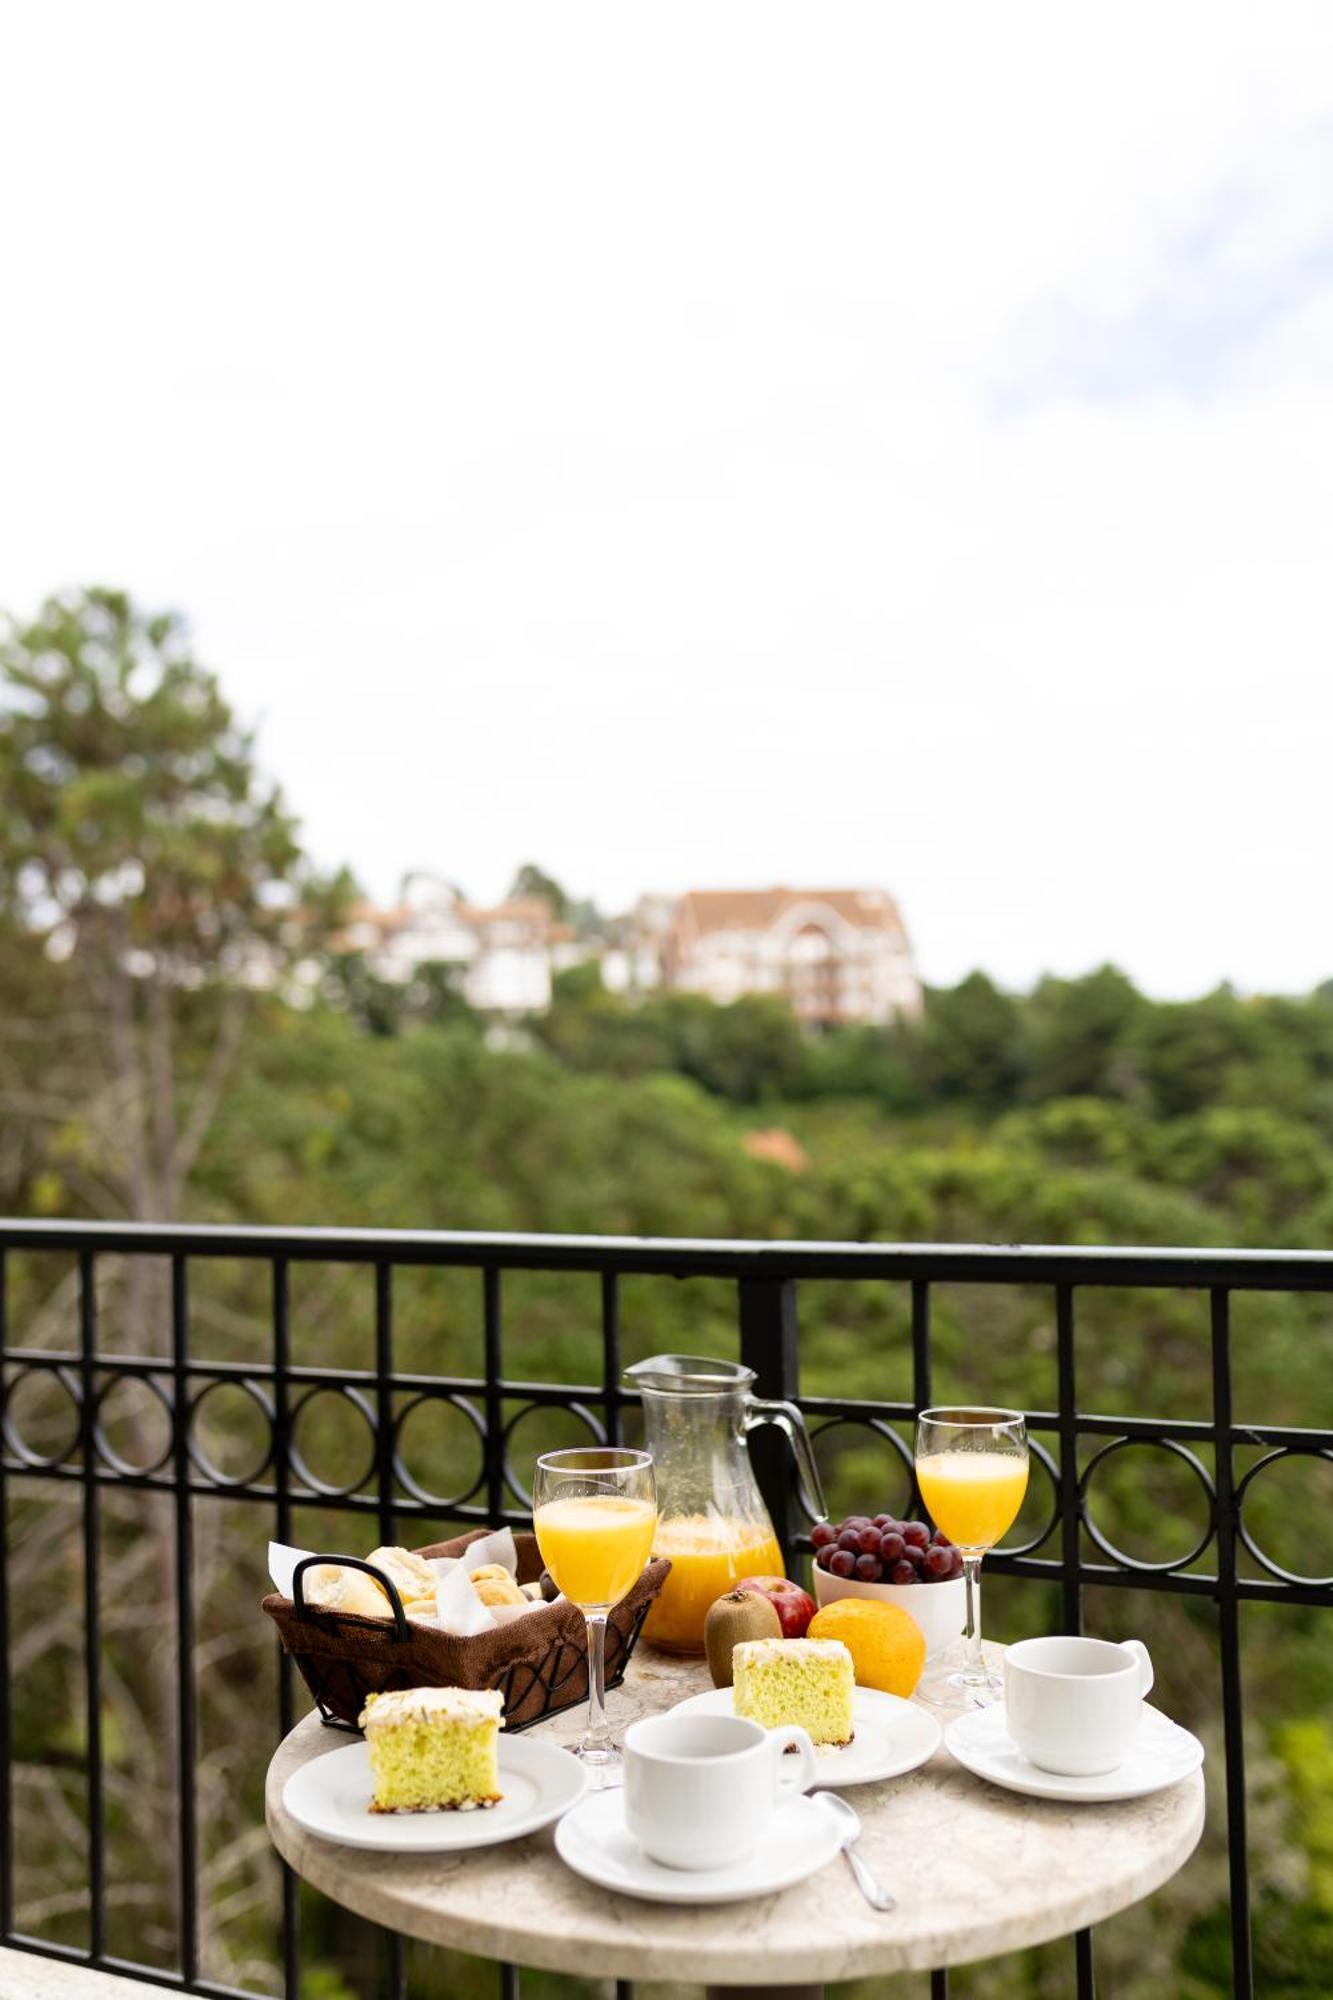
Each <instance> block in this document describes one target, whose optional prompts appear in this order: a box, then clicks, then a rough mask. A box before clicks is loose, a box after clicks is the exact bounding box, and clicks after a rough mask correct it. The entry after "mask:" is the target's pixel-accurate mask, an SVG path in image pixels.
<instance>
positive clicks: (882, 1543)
mask: <svg viewBox="0 0 1333 2000" xmlns="http://www.w3.org/2000/svg"><path fill="white" fill-rule="evenodd" d="M906 1547H907V1544H906V1542H905V1541H904V1540H903V1538H902V1536H901V1535H900V1534H899V1533H898V1530H897V1529H896V1528H886V1529H885V1530H884V1533H883V1534H882V1535H881V1536H880V1538H879V1559H880V1561H881V1562H886V1563H896V1562H897V1561H898V1559H899V1557H900V1556H901V1555H902V1554H903V1552H904V1550H905V1549H906Z"/></svg>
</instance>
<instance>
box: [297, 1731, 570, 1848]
mask: <svg viewBox="0 0 1333 2000" xmlns="http://www.w3.org/2000/svg"><path fill="white" fill-rule="evenodd" d="M499 1760H500V1789H501V1791H502V1792H503V1793H504V1797H503V1798H502V1799H501V1801H500V1803H499V1805H497V1806H486V1807H479V1808H478V1809H477V1811H475V1812H424V1813H373V1812H372V1811H371V1810H370V1797H371V1789H372V1788H371V1782H370V1751H369V1748H368V1747H367V1745H366V1744H365V1743H351V1744H349V1745H348V1746H347V1748H346V1749H345V1750H330V1751H329V1752H328V1753H327V1754H326V1755H325V1756H323V1757H312V1758H311V1760H310V1762H309V1763H308V1764H303V1765H302V1766H301V1768H300V1770H299V1771H293V1772H292V1775H291V1777H290V1778H288V1780H287V1783H286V1785H285V1786H284V1787H283V1793H282V1803H283V1805H284V1806H285V1807H286V1809H287V1811H288V1812H289V1813H290V1814H291V1816H292V1818H293V1819H294V1820H295V1821H296V1823H297V1825H298V1826H303V1827H304V1828H305V1830H306V1832H307V1833H317V1834H318V1835H319V1837H320V1839H321V1840H336V1841H337V1842H338V1843H339V1844H340V1845H341V1846H343V1847H371V1848H376V1849H378V1851H379V1852H380V1853H389V1854H443V1853H447V1852H449V1851H450V1850H452V1849H458V1848H465V1847H494V1846H495V1844H496V1842H497V1841H501V1840H517V1839H518V1837H519V1835H520V1834H522V1833H532V1832H534V1831H535V1830H536V1828H537V1827H539V1826H549V1824H550V1822H551V1821H552V1820H553V1819H558V1818H559V1817H560V1814H561V1813H562V1812H568V1810H569V1808H570V1807H571V1806H573V1805H577V1804H578V1802H579V1800H580V1799H581V1798H582V1797H583V1793H584V1790H585V1788H586V1786H587V1774H586V1773H585V1771H584V1769H583V1766H582V1765H581V1764H580V1762H579V1760H578V1758H577V1757H571V1756H570V1754H569V1752H568V1750H561V1749H560V1748H558V1746H557V1745H556V1744H554V1743H534V1742H532V1741H531V1739H530V1738H528V1737H526V1736H509V1737H506V1736H501V1738H500V1744H499Z"/></svg>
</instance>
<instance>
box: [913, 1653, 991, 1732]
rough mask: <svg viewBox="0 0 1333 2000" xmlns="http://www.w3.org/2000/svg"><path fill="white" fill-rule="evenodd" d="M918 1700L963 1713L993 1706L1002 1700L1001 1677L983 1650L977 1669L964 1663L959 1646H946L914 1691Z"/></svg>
mask: <svg viewBox="0 0 1333 2000" xmlns="http://www.w3.org/2000/svg"><path fill="white" fill-rule="evenodd" d="M916 1696H917V1700H918V1701H924V1702H926V1703H927V1704H928V1706H929V1707H931V1708H942V1709H948V1710H949V1711H950V1712H951V1713H952V1714H954V1715H962V1714H963V1713H964V1712H965V1711H966V1710H967V1709H969V1708H994V1706H995V1705H996V1703H997V1702H1000V1701H1003V1699H1004V1680H1003V1677H1002V1676H1001V1675H1000V1674H998V1673H996V1671H995V1669H994V1668H993V1667H992V1666H991V1665H990V1663H989V1661H988V1660H987V1659H986V1656H985V1653H984V1651H983V1653H982V1666H981V1668H980V1670H979V1671H978V1669H976V1668H975V1667H969V1666H967V1665H966V1664H965V1663H964V1659H963V1649H962V1647H961V1646H949V1647H947V1648H946V1650H945V1651H944V1652H943V1653H942V1654H941V1655H940V1656H939V1658H938V1659H937V1660H936V1661H935V1664H934V1668H933V1671H931V1670H928V1671H927V1672H926V1673H925V1674H924V1675H923V1676H922V1678H921V1681H920V1683H919V1684H918V1687H917V1690H916Z"/></svg>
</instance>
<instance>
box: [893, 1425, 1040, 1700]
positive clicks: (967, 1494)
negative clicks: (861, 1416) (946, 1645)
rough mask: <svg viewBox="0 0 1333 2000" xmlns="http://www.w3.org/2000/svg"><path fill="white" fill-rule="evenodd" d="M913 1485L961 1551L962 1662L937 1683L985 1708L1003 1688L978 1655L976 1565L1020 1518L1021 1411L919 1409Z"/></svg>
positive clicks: (1023, 1467) (1024, 1482)
mask: <svg viewBox="0 0 1333 2000" xmlns="http://www.w3.org/2000/svg"><path fill="white" fill-rule="evenodd" d="M916 1480H917V1485H918V1486H919V1488H920V1489H921V1498H922V1501H923V1502H924V1504H925V1506H926V1509H927V1512H928V1513H929V1514H930V1516H931V1519H932V1520H933V1521H934V1523H935V1526H936V1527H937V1528H938V1529H939V1530H940V1532H941V1533H942V1534H945V1535H947V1536H948V1537H949V1540H950V1541H951V1542H955V1543H957V1545H958V1547H959V1548H960V1549H961V1550H962V1552H963V1575H964V1577H965V1578H966V1592H967V1624H966V1626H965V1627H964V1631H963V1664H962V1666H961V1667H960V1668H959V1669H958V1671H957V1672H956V1673H952V1674H948V1675H946V1676H944V1677H943V1678H942V1679H939V1680H937V1681H935V1682H934V1683H933V1684H932V1686H931V1688H930V1689H929V1690H928V1692H930V1693H933V1694H935V1695H936V1696H937V1697H938V1695H939V1694H940V1693H942V1691H943V1689H944V1688H945V1687H949V1688H953V1689H956V1690H958V1691H959V1692H961V1693H962V1694H964V1695H965V1696H969V1697H970V1698H971V1699H972V1700H973V1701H974V1702H977V1703H979V1704H981V1705H982V1706H985V1705H987V1704H988V1703H989V1702H991V1701H993V1700H994V1698H995V1697H996V1695H998V1694H999V1693H1000V1692H1001V1690H1002V1688H1003V1685H1004V1683H1003V1682H1002V1680H1001V1679H1000V1676H999V1675H998V1674H996V1673H994V1672H992V1670H991V1669H990V1668H989V1667H988V1666H987V1665H986V1662H985V1660H984V1659H983V1658H982V1653H981V1575H980V1572H981V1559H982V1557H983V1556H984V1555H985V1553H986V1551H987V1549H993V1548H994V1547H995V1544H996V1543H997V1542H998V1541H999V1540H1001V1538H1002V1537H1003V1536H1004V1535H1006V1534H1007V1533H1008V1531H1009V1529H1010V1528H1011V1527H1012V1526H1013V1524H1014V1522H1015V1520H1016V1519H1017V1518H1018V1510H1019V1508H1020V1507H1021V1506H1022V1504H1023V1495H1024V1494H1025V1493H1026V1492H1027V1486H1028V1440H1027V1425H1026V1424H1025V1423H1024V1421H1023V1417H1022V1414H1021V1412H1020V1411H1018V1410H993V1409H985V1408H982V1409H969V1408H958V1409H936V1410H923V1411H922V1412H921V1415H920V1417H919V1418H918V1419H917V1426H916Z"/></svg>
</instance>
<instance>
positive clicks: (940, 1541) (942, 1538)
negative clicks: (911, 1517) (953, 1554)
mask: <svg viewBox="0 0 1333 2000" xmlns="http://www.w3.org/2000/svg"><path fill="white" fill-rule="evenodd" d="M930 1539H931V1541H932V1542H934V1544H935V1546H936V1548H937V1549H951V1548H952V1547H953V1543H952V1542H951V1541H950V1540H949V1537H948V1536H947V1535H946V1534H945V1532H944V1530H943V1528H936V1530H935V1532H934V1534H933V1535H932V1536H931V1538H930Z"/></svg>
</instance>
